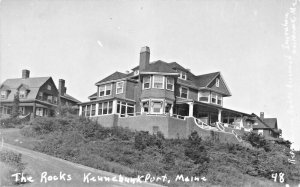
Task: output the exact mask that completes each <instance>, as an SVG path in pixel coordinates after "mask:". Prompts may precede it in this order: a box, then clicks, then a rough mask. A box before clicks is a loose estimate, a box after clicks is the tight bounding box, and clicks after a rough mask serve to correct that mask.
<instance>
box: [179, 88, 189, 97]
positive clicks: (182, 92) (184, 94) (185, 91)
mask: <svg viewBox="0 0 300 187" xmlns="http://www.w3.org/2000/svg"><path fill="white" fill-rule="evenodd" d="M180 97H181V98H185V99H187V98H188V88H186V87H180Z"/></svg>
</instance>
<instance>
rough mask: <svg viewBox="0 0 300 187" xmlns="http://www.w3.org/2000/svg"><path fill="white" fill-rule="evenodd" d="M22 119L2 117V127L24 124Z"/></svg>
mask: <svg viewBox="0 0 300 187" xmlns="http://www.w3.org/2000/svg"><path fill="white" fill-rule="evenodd" d="M22 122H23V121H22V119H20V118H5V119H0V128H14V127H17V126H20V125H21V124H22Z"/></svg>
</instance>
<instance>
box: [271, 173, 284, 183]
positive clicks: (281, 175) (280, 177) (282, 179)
mask: <svg viewBox="0 0 300 187" xmlns="http://www.w3.org/2000/svg"><path fill="white" fill-rule="evenodd" d="M277 176H278V173H272V178H273V179H274V182H276V181H277ZM283 176H284V173H282V172H280V173H279V182H280V183H284V178H283Z"/></svg>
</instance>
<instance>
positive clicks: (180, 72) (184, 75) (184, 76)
mask: <svg viewBox="0 0 300 187" xmlns="http://www.w3.org/2000/svg"><path fill="white" fill-rule="evenodd" d="M178 72H179V78H180V79H184V80H186V79H187V76H186V72H183V71H179V70H178Z"/></svg>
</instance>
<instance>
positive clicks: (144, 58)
mask: <svg viewBox="0 0 300 187" xmlns="http://www.w3.org/2000/svg"><path fill="white" fill-rule="evenodd" d="M149 60H150V48H149V47H147V46H145V47H142V49H141V52H140V71H143V70H145V69H147V68H148V66H149Z"/></svg>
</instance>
